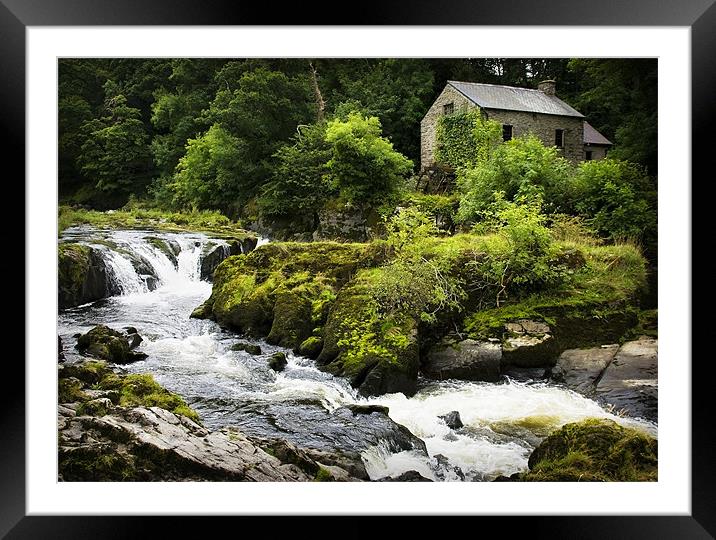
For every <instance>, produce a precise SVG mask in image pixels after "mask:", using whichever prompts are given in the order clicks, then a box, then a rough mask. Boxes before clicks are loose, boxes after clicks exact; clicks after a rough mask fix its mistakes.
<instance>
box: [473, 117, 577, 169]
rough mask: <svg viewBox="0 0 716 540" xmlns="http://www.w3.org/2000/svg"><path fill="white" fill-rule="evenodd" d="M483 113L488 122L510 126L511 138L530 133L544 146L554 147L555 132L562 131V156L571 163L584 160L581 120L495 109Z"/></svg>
mask: <svg viewBox="0 0 716 540" xmlns="http://www.w3.org/2000/svg"><path fill="white" fill-rule="evenodd" d="M483 112H485V113H486V115H487V117H488V118H489V119H490V120H495V121H497V122H500V123H501V124H511V125H512V136H513V137H519V136H521V135H524V134H526V133H532V134H534V135H536V136H537V137H539V139H540V140H541V141H542V143H543V144H544V145H545V146H554V143H555V132H556V130H558V129H563V130H564V148H562V149H560V150H559V151H560V153H561V154H562V156H564V157H565V158H567V159H568V160H570V161H571V162H573V163H577V162H579V161H583V160H584V119H583V118H575V117H571V116H556V115H553V114H539V113H531V112H521V111H501V110H496V109H485V110H484V111H483Z"/></svg>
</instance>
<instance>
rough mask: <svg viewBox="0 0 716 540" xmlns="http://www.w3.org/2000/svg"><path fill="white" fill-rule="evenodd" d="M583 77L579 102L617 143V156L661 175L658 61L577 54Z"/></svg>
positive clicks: (577, 74) (578, 70)
mask: <svg viewBox="0 0 716 540" xmlns="http://www.w3.org/2000/svg"><path fill="white" fill-rule="evenodd" d="M569 68H570V69H571V70H572V71H573V72H574V74H575V77H576V78H577V80H578V81H579V84H578V92H577V94H576V97H575V99H574V102H573V105H574V106H575V107H576V108H577V109H578V110H579V111H581V112H582V113H583V114H585V115H586V116H587V118H589V121H590V123H591V124H592V125H594V127H595V128H597V129H598V130H599V131H600V132H602V133H603V134H604V135H605V136H606V137H607V138H608V139H610V140H611V141H613V142H614V143H615V145H614V148H613V149H612V151H611V156H612V157H614V158H616V159H622V160H628V161H633V162H635V163H639V164H641V165H643V166H645V167H646V168H647V171H648V173H649V174H652V175H655V174H656V173H657V166H658V163H657V157H658V153H657V150H658V148H657V97H658V92H657V81H658V66H657V61H656V59H645V58H629V59H625V58H608V59H605V58H575V59H572V60H570V62H569Z"/></svg>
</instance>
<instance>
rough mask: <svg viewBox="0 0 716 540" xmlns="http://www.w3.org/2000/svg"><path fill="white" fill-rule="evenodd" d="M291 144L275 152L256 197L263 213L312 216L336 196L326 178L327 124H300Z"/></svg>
mask: <svg viewBox="0 0 716 540" xmlns="http://www.w3.org/2000/svg"><path fill="white" fill-rule="evenodd" d="M292 143H293V144H287V145H285V146H282V147H281V148H280V149H279V150H278V151H277V152H276V153H275V154H274V158H275V159H276V165H275V166H274V167H273V174H272V177H271V180H270V181H269V182H268V183H267V184H266V186H265V187H264V189H263V192H262V194H261V197H260V199H259V206H260V209H261V212H262V213H263V214H265V215H270V216H288V215H294V214H300V215H313V213H314V212H316V211H318V210H319V209H320V208H321V207H322V206H323V204H324V203H325V202H326V200H327V199H328V198H329V197H331V196H334V195H336V193H335V190H334V189H333V188H332V187H331V185H330V182H329V181H328V178H327V173H328V161H329V160H330V159H331V149H330V147H329V145H328V143H327V142H326V125H325V124H312V125H309V126H301V127H299V130H298V134H297V135H295V136H294V138H293V139H292Z"/></svg>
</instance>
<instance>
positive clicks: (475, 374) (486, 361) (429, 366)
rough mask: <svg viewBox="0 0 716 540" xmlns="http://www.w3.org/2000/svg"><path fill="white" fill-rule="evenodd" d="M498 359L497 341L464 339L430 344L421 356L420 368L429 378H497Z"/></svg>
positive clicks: (472, 379) (499, 358) (478, 379)
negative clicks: (425, 353) (456, 341)
mask: <svg viewBox="0 0 716 540" xmlns="http://www.w3.org/2000/svg"><path fill="white" fill-rule="evenodd" d="M501 359H502V347H501V346H500V344H499V343H494V342H489V341H476V340H473V339H466V340H464V341H461V342H459V343H454V344H448V343H441V344H438V345H436V346H434V347H433V348H432V349H431V350H430V351H429V352H428V353H427V355H426V357H425V358H424V359H423V363H422V366H421V369H422V372H423V373H424V374H425V376H427V377H429V378H431V379H463V380H470V381H490V382H495V381H499V380H500V362H501Z"/></svg>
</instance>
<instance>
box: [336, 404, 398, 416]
mask: <svg viewBox="0 0 716 540" xmlns="http://www.w3.org/2000/svg"><path fill="white" fill-rule="evenodd" d="M346 408H347V409H350V410H351V411H352V412H353V414H372V413H380V414H388V412H390V410H389V409H388V407H386V406H385V405H374V404H371V405H359V404H351V405H346Z"/></svg>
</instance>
